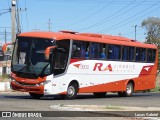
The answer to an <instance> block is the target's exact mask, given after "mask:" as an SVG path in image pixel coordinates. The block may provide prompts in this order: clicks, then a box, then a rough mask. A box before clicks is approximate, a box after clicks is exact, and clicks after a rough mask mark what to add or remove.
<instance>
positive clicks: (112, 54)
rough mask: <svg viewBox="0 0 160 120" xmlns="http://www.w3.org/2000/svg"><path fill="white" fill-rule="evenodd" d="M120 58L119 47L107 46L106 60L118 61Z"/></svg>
mask: <svg viewBox="0 0 160 120" xmlns="http://www.w3.org/2000/svg"><path fill="white" fill-rule="evenodd" d="M120 57H121V46H120V45H108V59H113V60H119V59H120Z"/></svg>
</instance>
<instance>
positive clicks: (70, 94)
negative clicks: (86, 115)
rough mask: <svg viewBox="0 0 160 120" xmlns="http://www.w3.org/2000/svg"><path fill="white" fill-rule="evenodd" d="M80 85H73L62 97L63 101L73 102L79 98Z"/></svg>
mask: <svg viewBox="0 0 160 120" xmlns="http://www.w3.org/2000/svg"><path fill="white" fill-rule="evenodd" d="M77 93H78V85H77V84H76V83H71V84H70V85H69V86H68V88H67V93H66V94H65V95H61V98H62V99H67V100H73V99H75V98H76V97H77Z"/></svg>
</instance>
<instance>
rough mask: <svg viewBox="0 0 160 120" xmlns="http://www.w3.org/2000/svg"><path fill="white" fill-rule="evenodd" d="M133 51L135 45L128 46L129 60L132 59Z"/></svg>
mask: <svg viewBox="0 0 160 120" xmlns="http://www.w3.org/2000/svg"><path fill="white" fill-rule="evenodd" d="M134 51H135V47H129V60H130V61H132V60H134Z"/></svg>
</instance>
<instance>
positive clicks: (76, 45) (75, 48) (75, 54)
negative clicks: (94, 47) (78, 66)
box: [72, 41, 82, 58]
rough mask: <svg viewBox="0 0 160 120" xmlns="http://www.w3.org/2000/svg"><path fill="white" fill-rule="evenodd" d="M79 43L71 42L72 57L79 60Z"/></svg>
mask: <svg viewBox="0 0 160 120" xmlns="http://www.w3.org/2000/svg"><path fill="white" fill-rule="evenodd" d="M81 44H82V43H81V42H79V41H73V46H72V57H73V58H80V57H81V54H80V53H81Z"/></svg>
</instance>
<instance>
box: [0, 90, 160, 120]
mask: <svg viewBox="0 0 160 120" xmlns="http://www.w3.org/2000/svg"><path fill="white" fill-rule="evenodd" d="M54 105H104V106H128V107H143V108H146V110H147V108H148V107H155V108H160V93H135V94H133V96H132V97H118V95H117V94H108V95H106V97H105V98H95V97H94V96H93V95H92V94H80V95H78V97H77V99H75V100H61V99H60V97H59V96H58V95H52V96H44V97H42V98H41V99H40V100H37V99H32V98H31V97H30V96H29V94H27V93H19V92H18V93H17V92H12V93H3V92H0V111H59V110H58V109H53V108H52V109H51V106H54ZM135 111H136V110H135ZM61 119H64V118H63V117H62V118H61ZM66 119H71V118H66ZM79 119H80V118H79ZM95 119H96V118H95ZM110 119H111V118H110ZM121 119H122V120H124V119H125V120H126V118H117V120H121ZM127 119H129V118H127ZM93 120H94V119H93ZM102 120H103V119H102ZM115 120H116V119H115Z"/></svg>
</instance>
